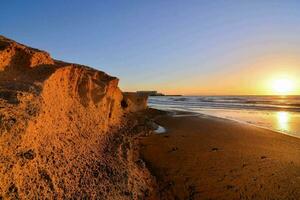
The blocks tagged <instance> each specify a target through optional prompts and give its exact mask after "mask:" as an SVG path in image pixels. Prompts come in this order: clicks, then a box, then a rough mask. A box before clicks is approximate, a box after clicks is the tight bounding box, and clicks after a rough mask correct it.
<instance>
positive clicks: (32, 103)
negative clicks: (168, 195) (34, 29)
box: [0, 36, 153, 199]
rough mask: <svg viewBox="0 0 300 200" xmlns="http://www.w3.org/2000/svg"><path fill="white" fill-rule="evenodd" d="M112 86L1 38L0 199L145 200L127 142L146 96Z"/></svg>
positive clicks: (147, 180)
mask: <svg viewBox="0 0 300 200" xmlns="http://www.w3.org/2000/svg"><path fill="white" fill-rule="evenodd" d="M118 82H119V80H118V79H117V78H116V77H112V76H109V75H107V74H106V73H104V72H101V71H97V70H95V69H92V68H89V67H86V66H83V65H77V64H71V63H66V62H62V61H58V60H54V59H52V58H51V57H50V55H49V54H48V53H47V52H44V51H40V50H38V49H34V48H30V47H27V46H25V45H22V44H19V43H17V42H14V41H12V40H10V39H7V38H5V37H3V36H1V37H0V146H1V148H0V199H2V198H8V199H9V198H10V199H45V198H48V199H62V198H67V199H70V198H75V199H77V198H79V199H81V198H88V199H89V198H94V199H95V198H99V199H138V198H146V197H150V196H151V194H152V193H151V191H152V190H151V187H150V186H151V185H153V183H152V179H151V176H150V174H149V173H148V171H147V169H146V168H145V167H141V166H139V165H138V164H136V163H135V161H134V159H137V158H135V157H134V156H133V155H134V153H133V149H132V143H131V140H130V137H129V136H127V135H132V132H134V130H135V129H134V127H135V125H136V121H135V120H134V118H130V113H132V112H137V111H141V110H143V109H145V108H146V106H147V103H146V102H147V99H146V98H147V97H145V96H136V95H135V94H132V93H130V94H128V93H126V94H123V93H122V92H121V90H120V89H119V88H118ZM125 116H126V117H125ZM128 132H130V134H128Z"/></svg>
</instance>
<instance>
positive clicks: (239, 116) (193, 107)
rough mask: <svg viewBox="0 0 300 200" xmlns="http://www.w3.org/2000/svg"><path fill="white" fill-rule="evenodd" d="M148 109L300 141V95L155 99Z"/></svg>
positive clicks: (167, 97)
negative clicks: (230, 122) (200, 117)
mask: <svg viewBox="0 0 300 200" xmlns="http://www.w3.org/2000/svg"><path fill="white" fill-rule="evenodd" d="M148 106H149V107H151V108H156V109H160V110H166V111H187V112H192V113H196V114H204V115H210V116H215V117H220V118H226V119H230V120H234V121H238V122H242V123H248V124H252V125H255V126H259V127H262V128H267V129H271V130H274V131H278V132H281V133H284V134H288V135H291V136H295V137H299V138H300V96H178V97H175V96H155V97H149V100H148Z"/></svg>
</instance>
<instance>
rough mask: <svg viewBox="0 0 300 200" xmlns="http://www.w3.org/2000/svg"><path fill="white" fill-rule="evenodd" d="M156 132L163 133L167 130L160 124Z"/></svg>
mask: <svg viewBox="0 0 300 200" xmlns="http://www.w3.org/2000/svg"><path fill="white" fill-rule="evenodd" d="M154 132H155V133H157V134H161V133H165V132H167V130H166V129H165V128H164V127H162V126H159V125H158V128H157V129H156V130H155V131H154Z"/></svg>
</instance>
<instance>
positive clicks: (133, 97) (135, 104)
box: [121, 92, 148, 112]
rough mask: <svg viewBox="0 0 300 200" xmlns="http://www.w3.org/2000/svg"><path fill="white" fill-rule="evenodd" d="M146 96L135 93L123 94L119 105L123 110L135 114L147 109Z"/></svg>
mask: <svg viewBox="0 0 300 200" xmlns="http://www.w3.org/2000/svg"><path fill="white" fill-rule="evenodd" d="M147 100H148V95H145V94H139V93H135V92H124V93H123V101H122V102H121V105H122V106H123V108H125V110H128V111H130V112H137V111H140V110H145V109H146V108H147Z"/></svg>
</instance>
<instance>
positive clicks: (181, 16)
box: [0, 0, 300, 95]
mask: <svg viewBox="0 0 300 200" xmlns="http://www.w3.org/2000/svg"><path fill="white" fill-rule="evenodd" d="M299 10H300V1H298V0H296V1H288V0H285V1H283V0H281V1H277V0H265V1H263V0H251V1H248V0H223V1H220V0H215V1H211V0H185V1H184V0H163V1H161V0H151V1H141V0H128V1H127V0H120V1H115V0H109V1H105V0H81V1H79V0H43V1H40V0H26V1H24V0H10V1H3V2H1V12H0V19H1V20H0V34H1V35H4V36H6V37H9V38H11V39H13V40H16V41H18V42H21V43H24V44H27V45H29V46H32V47H35V48H39V49H43V50H46V51H47V52H49V53H50V54H51V55H52V57H54V58H56V59H59V60H64V61H69V62H74V63H80V64H84V65H88V66H91V67H93V68H96V69H99V70H101V71H105V72H107V73H108V74H110V75H113V76H117V77H118V78H119V79H120V87H121V89H122V90H124V91H136V90H158V91H160V92H163V93H166V94H185V95H252V94H259V95H264V94H275V93H276V88H275V89H274V82H276V81H277V80H279V79H287V80H289V81H290V82H292V86H293V89H291V90H290V91H289V92H288V94H299V95H300V82H299V81H298V77H300V56H299V55H300V12H299ZM277 82H278V81H277ZM280 83H281V82H280Z"/></svg>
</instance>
